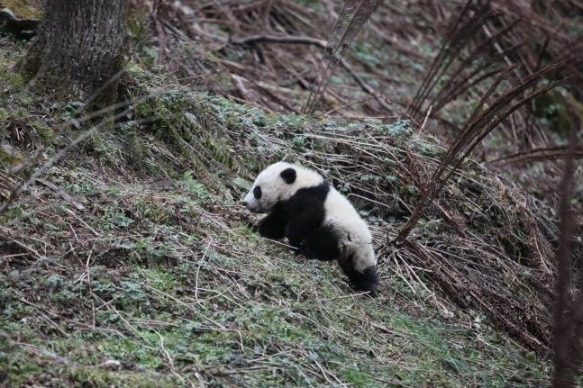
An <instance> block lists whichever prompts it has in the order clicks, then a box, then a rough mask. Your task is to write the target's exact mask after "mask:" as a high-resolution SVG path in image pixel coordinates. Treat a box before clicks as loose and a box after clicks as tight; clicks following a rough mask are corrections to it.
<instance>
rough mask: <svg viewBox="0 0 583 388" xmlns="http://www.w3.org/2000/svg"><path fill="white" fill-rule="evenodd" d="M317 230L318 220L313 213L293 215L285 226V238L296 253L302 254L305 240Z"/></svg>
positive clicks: (306, 212)
mask: <svg viewBox="0 0 583 388" xmlns="http://www.w3.org/2000/svg"><path fill="white" fill-rule="evenodd" d="M317 228H318V218H317V215H315V214H314V213H313V212H309V211H305V212H300V213H296V214H294V216H293V217H291V218H290V220H289V222H288V223H287V225H286V226H285V237H287V239H288V241H289V244H290V245H291V246H292V247H294V249H295V250H296V254H297V253H302V250H303V249H304V248H302V247H303V246H304V245H305V240H306V238H307V237H308V236H311V235H313V234H314V232H315V231H316V229H317Z"/></svg>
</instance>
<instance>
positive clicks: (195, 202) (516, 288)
mask: <svg viewBox="0 0 583 388" xmlns="http://www.w3.org/2000/svg"><path fill="white" fill-rule="evenodd" d="M20 50H21V48H17V47H15V46H13V45H12V44H11V43H8V42H7V41H2V44H0V58H1V61H0V83H1V84H2V85H3V87H2V91H0V93H1V94H0V98H1V100H2V101H1V103H0V121H1V122H2V132H0V136H1V147H2V148H0V188H2V190H1V191H0V193H1V195H2V200H3V201H4V200H5V199H6V198H7V197H8V191H9V190H10V189H12V188H14V187H15V186H17V185H18V184H19V183H21V182H22V181H23V180H25V179H26V177H27V176H28V175H29V174H30V173H31V172H32V171H34V169H35V168H36V165H37V163H39V164H43V163H46V162H47V161H50V160H51V158H52V157H54V156H55V155H56V153H57V151H58V150H60V149H62V148H63V147H65V146H66V145H68V144H70V142H71V141H72V140H73V139H75V138H76V137H77V136H79V135H80V134H82V133H85V132H84V131H87V130H90V129H91V128H94V126H95V121H87V120H84V118H83V116H81V117H77V113H76V112H77V109H78V108H79V105H78V104H75V103H69V104H54V103H48V102H45V101H43V100H40V99H38V98H37V97H36V96H34V95H32V94H30V93H29V92H27V91H26V89H25V87H24V86H23V84H22V81H21V80H20V79H19V78H18V77H17V76H16V75H14V74H13V73H11V72H10V71H9V70H8V69H9V67H10V66H11V65H12V64H13V63H14V62H15V61H16V60H17V58H18V56H19V51H20ZM124 85H125V86H126V94H127V98H128V101H131V102H130V103H128V104H129V108H128V111H127V112H125V113H124V114H123V115H122V117H120V118H119V120H118V123H117V125H116V127H115V128H113V129H108V130H100V131H97V132H95V133H93V134H92V136H91V137H90V138H89V139H88V140H87V141H85V142H83V143H81V145H79V146H78V147H76V148H74V149H73V151H72V152H70V153H69V155H68V156H67V157H66V158H65V159H64V160H60V161H58V163H57V165H56V166H55V167H53V168H51V169H49V170H48V171H47V172H46V173H45V174H43V175H42V176H41V177H40V178H39V179H37V180H36V181H34V183H33V184H32V185H31V186H30V187H29V189H28V190H26V191H25V192H24V193H23V194H21V195H20V196H19V198H18V199H17V200H16V201H15V202H14V203H13V204H12V205H11V207H9V209H8V211H6V212H5V213H3V214H1V215H0V265H1V268H2V269H1V272H0V282H1V283H2V284H3V285H4V286H3V287H2V288H1V290H0V314H2V319H0V382H2V383H3V384H5V385H8V386H20V385H26V384H28V385H42V386H65V385H70V384H74V385H81V384H88V385H91V386H111V385H115V386H125V385H139V386H175V385H185V386H198V385H210V386H265V387H268V386H269V387H271V386H277V385H289V386H363V387H364V386H380V385H385V386H405V387H408V386H410V387H420V386H508V384H512V385H513V386H541V385H546V384H547V383H548V381H547V376H548V364H547V362H546V361H545V356H546V352H547V350H548V340H549V338H548V337H549V326H548V325H549V315H548V312H547V311H546V306H545V304H546V303H547V302H548V298H549V295H548V286H549V283H548V282H549V278H550V276H551V275H550V274H551V273H552V267H551V268H549V267H548V266H549V257H551V253H552V241H553V238H554V233H555V232H554V229H553V228H554V227H553V219H552V218H551V217H549V214H550V212H549V210H548V209H547V208H545V206H544V205H543V204H537V203H534V202H533V201H532V200H531V199H529V198H528V197H527V196H525V195H524V194H522V193H521V191H520V190H518V189H517V188H516V187H515V186H514V185H512V184H509V183H507V182H505V181H504V180H502V179H501V178H499V177H496V176H494V175H491V174H490V173H488V172H487V171H486V170H485V169H483V168H482V167H481V166H480V165H478V164H477V163H475V162H472V161H470V162H468V163H466V164H465V165H464V170H463V172H461V173H459V174H457V175H456V176H455V177H454V178H453V179H452V181H451V183H450V184H449V185H448V186H447V188H446V189H445V190H444V192H443V193H442V194H441V199H440V201H437V202H436V204H435V205H433V206H432V208H431V209H430V211H429V217H428V218H427V219H424V220H422V222H421V223H420V225H419V227H418V228H417V229H416V230H415V232H414V233H413V235H412V236H411V237H410V242H409V243H408V244H405V245H404V246H394V245H392V244H389V241H390V239H392V238H393V237H395V235H396V232H397V231H398V229H399V227H400V226H401V225H402V224H403V223H404V222H405V221H406V220H407V218H408V216H409V215H410V211H411V209H412V207H413V206H414V205H415V203H416V200H417V199H418V196H419V190H420V189H419V187H421V184H422V182H423V180H424V179H425V178H426V176H427V174H429V173H430V172H431V171H432V170H433V169H434V168H435V166H436V163H437V161H438V160H439V157H440V155H442V154H443V152H444V150H443V148H442V147H441V145H440V144H439V143H438V142H437V141H436V140H434V139H432V138H429V137H422V136H419V135H418V134H417V129H415V128H413V127H412V126H411V125H410V124H409V123H407V122H405V121H397V122H395V123H394V124H390V125H388V124H383V123H380V122H378V121H375V120H364V121H357V120H352V121H343V120H337V119H323V120H315V119H308V118H306V117H303V116H300V115H277V114H272V113H266V112H263V111H261V110H259V109H256V108H251V107H248V106H244V105H237V104H235V103H233V102H230V101H228V100H226V99H223V98H219V97H212V96H208V95H204V94H198V93H193V92H189V91H185V90H181V89H180V88H179V87H178V86H175V87H173V86H172V85H168V82H167V81H164V82H162V80H159V79H156V78H155V77H154V76H153V75H151V74H148V73H146V72H144V71H142V70H141V69H139V68H138V67H132V68H131V69H130V71H129V73H128V75H127V77H126V80H125V81H124ZM162 85H163V86H162ZM71 119H74V120H71ZM66 123H73V124H74V125H72V126H69V125H66ZM35 152H36V154H37V155H38V159H37V162H34V163H32V164H30V163H28V161H29V158H30V155H35ZM284 158H285V159H286V160H289V161H295V162H300V163H303V164H306V165H310V166H313V167H315V168H318V169H320V170H321V171H322V172H323V173H325V174H326V175H327V176H328V177H330V178H331V179H332V180H333V181H334V183H335V185H336V187H338V188H339V189H340V190H341V191H342V192H344V193H345V194H347V195H349V197H350V198H351V200H353V202H354V203H355V204H356V205H357V207H358V208H359V209H360V210H361V211H362V213H363V215H364V216H365V217H366V219H367V220H368V221H369V223H370V224H371V226H372V229H373V234H374V235H375V246H376V250H377V254H378V256H379V262H380V264H379V269H380V274H381V278H382V280H381V281H382V286H381V296H380V297H378V298H376V299H366V298H362V297H360V296H358V295H351V289H350V287H349V286H348V284H347V283H346V281H345V279H344V278H343V276H342V275H341V272H340V271H339V269H338V268H337V267H336V266H335V265H332V264H330V263H322V262H316V261H307V260H305V259H304V258H302V257H298V256H294V255H293V254H292V253H290V252H289V251H288V250H287V249H286V248H285V247H284V246H281V245H280V244H277V243H276V242H272V241H267V240H265V239H262V238H260V237H259V236H257V235H255V234H253V233H252V232H251V230H250V229H249V228H248V227H247V225H248V223H249V221H252V220H253V217H252V216H251V215H249V214H248V213H247V212H246V211H245V209H244V208H243V206H241V204H240V199H241V198H242V196H243V195H244V193H245V190H246V187H248V185H249V183H250V182H251V181H252V179H253V177H254V175H255V174H256V173H257V172H258V171H259V170H261V168H262V167H264V166H265V165H267V164H268V163H270V162H273V161H276V160H280V159H284ZM545 282H547V283H545Z"/></svg>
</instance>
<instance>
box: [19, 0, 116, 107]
mask: <svg viewBox="0 0 583 388" xmlns="http://www.w3.org/2000/svg"><path fill="white" fill-rule="evenodd" d="M126 8H127V0H46V4H45V17H44V19H43V21H42V23H41V27H40V31H39V33H38V37H37V39H36V40H35V41H34V42H33V44H32V46H31V47H30V49H29V50H28V53H27V54H26V55H25V56H24V57H23V58H22V60H21V61H20V63H19V64H18V65H17V67H16V69H17V71H18V72H20V73H21V74H22V75H23V76H24V77H25V78H26V79H28V80H30V81H31V85H32V86H33V87H34V88H35V89H36V90H40V91H43V92H47V93H50V94H53V95H54V96H55V97H57V98H77V99H80V100H82V101H87V100H90V101H91V104H92V105H97V106H98V107H102V106H105V105H107V104H110V103H112V102H113V101H114V100H115V98H116V97H117V85H118V80H119V75H120V72H121V69H122V66H123V62H122V51H121V49H122V45H123V41H124V37H125V19H124V17H125V12H126Z"/></svg>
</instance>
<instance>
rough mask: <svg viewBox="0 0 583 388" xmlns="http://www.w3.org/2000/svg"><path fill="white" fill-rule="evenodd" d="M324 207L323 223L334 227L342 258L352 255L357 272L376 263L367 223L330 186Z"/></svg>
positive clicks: (346, 200)
mask: <svg viewBox="0 0 583 388" xmlns="http://www.w3.org/2000/svg"><path fill="white" fill-rule="evenodd" d="M324 209H325V211H326V216H325V217H324V222H323V223H324V225H326V226H328V227H330V228H332V229H334V230H335V232H336V233H337V235H338V236H339V241H340V252H341V254H342V256H343V258H347V257H351V256H354V268H355V269H356V270H357V271H359V272H362V271H364V270H365V269H367V268H368V267H370V266H374V265H376V264H377V260H376V257H375V254H374V250H373V247H372V235H371V234H370V230H369V229H368V225H367V224H366V223H365V222H364V220H363V219H362V218H361V217H360V216H359V215H358V213H357V211H356V209H355V208H354V206H352V204H351V203H350V202H349V201H348V199H346V197H344V196H343V195H342V194H340V193H339V192H338V191H336V189H334V187H332V186H330V192H329V193H328V196H327V197H326V200H325V201H324Z"/></svg>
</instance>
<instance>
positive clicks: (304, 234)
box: [244, 162, 379, 296]
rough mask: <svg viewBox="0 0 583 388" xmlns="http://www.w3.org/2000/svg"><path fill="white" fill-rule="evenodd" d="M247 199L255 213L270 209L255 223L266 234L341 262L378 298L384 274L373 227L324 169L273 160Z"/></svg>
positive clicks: (305, 251)
mask: <svg viewBox="0 0 583 388" xmlns="http://www.w3.org/2000/svg"><path fill="white" fill-rule="evenodd" d="M244 203H245V206H246V207H247V209H249V210H250V211H251V212H254V213H268V214H267V216H265V217H264V218H263V219H261V220H260V222H259V223H258V224H257V225H256V226H255V228H256V230H258V231H259V233H260V234H261V235H262V236H264V237H267V238H272V239H282V238H284V237H286V238H287V239H288V241H289V244H290V245H291V246H292V247H294V248H296V249H297V252H300V253H302V254H304V255H305V256H306V257H307V258H310V259H312V258H314V259H318V260H322V261H329V260H337V261H338V263H339V265H340V267H341V268H342V270H343V272H344V273H345V274H346V276H347V277H348V279H349V280H350V282H351V283H352V285H353V286H354V288H355V289H356V290H357V291H365V292H368V295H370V296H376V294H377V288H378V284H379V278H378V275H377V271H376V264H377V261H376V258H375V254H374V251H373V246H372V236H371V233H370V231H369V229H368V226H367V225H366V223H365V222H364V221H363V220H362V218H360V216H359V215H358V213H357V212H356V210H355V209H354V207H353V206H352V204H351V203H350V202H349V201H348V199H346V198H345V197H344V196H342V194H340V193H339V192H338V191H336V189H334V187H333V186H332V185H331V184H329V183H328V182H327V181H326V180H325V179H324V178H323V177H322V176H321V175H320V174H319V173H317V172H316V171H314V170H311V169H308V168H304V167H300V166H297V165H293V164H290V163H286V162H278V163H275V164H272V165H270V166H269V167H267V168H266V169H265V170H263V171H262V172H261V173H259V175H258V176H257V178H256V180H255V182H254V183H253V186H252V188H251V190H250V191H249V193H248V194H247V195H246V196H245V200H244Z"/></svg>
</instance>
